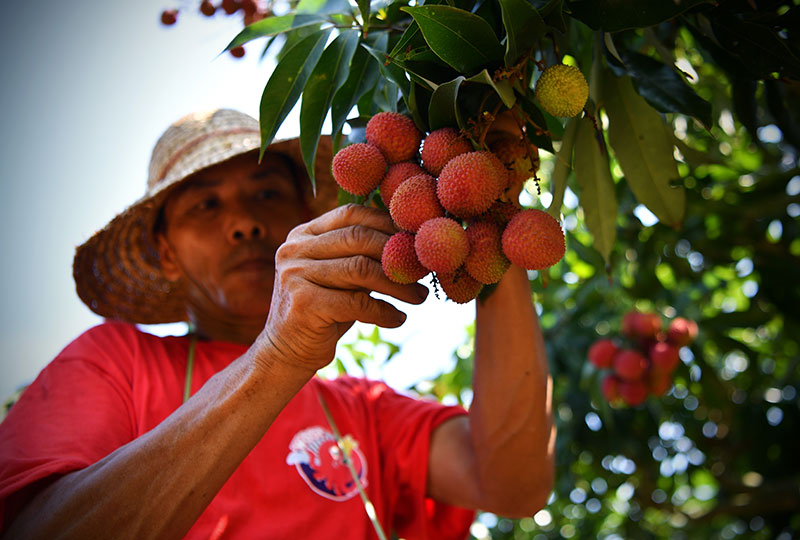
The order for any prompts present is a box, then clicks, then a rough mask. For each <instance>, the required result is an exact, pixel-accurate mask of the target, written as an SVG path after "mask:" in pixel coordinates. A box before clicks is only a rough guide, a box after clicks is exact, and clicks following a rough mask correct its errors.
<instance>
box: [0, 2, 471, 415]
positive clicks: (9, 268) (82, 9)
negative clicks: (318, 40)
mask: <svg viewBox="0 0 800 540" xmlns="http://www.w3.org/2000/svg"><path fill="white" fill-rule="evenodd" d="M170 2H172V3H170ZM175 4H176V0H139V1H136V2H108V1H103V2H100V1H98V0H77V1H76V0H70V1H66V2H47V3H46V4H43V3H41V2H10V3H7V5H5V6H4V7H3V11H4V14H3V17H1V18H0V69H2V80H3V82H2V86H1V87H0V92H2V97H1V98H0V119H2V122H1V123H0V223H1V224H2V227H0V247H1V249H2V254H3V259H4V260H5V263H3V264H2V273H3V274H2V279H0V291H1V293H2V296H0V298H2V312H1V314H0V317H2V319H1V320H0V400H4V399H5V397H6V396H8V395H10V394H11V393H13V391H14V390H15V389H16V388H17V387H19V386H20V385H22V384H26V383H28V382H30V381H31V380H33V378H35V377H36V375H37V374H38V372H39V371H40V370H41V369H42V368H43V367H44V366H45V365H46V364H47V363H48V362H49V361H50V360H52V358H53V357H54V356H55V355H57V354H58V352H59V351H60V350H61V349H63V348H64V347H65V346H66V345H67V344H68V343H69V342H70V341H71V340H73V339H74V338H75V337H77V336H78V335H79V334H80V333H81V332H83V331H85V330H86V329H88V328H90V327H92V326H94V325H96V324H98V323H100V322H102V320H101V319H100V318H99V317H98V316H96V315H94V314H93V313H92V312H91V311H90V310H89V309H88V308H86V307H85V306H84V305H83V304H82V303H81V301H80V300H79V299H78V297H77V295H76V293H75V286H74V283H73V281H72V257H73V254H74V250H75V247H76V246H78V245H80V244H81V243H83V242H84V241H85V240H87V239H88V238H89V237H90V236H91V235H92V234H93V233H94V231H96V230H97V229H100V228H102V227H103V226H104V225H105V224H106V223H107V222H108V221H109V220H110V219H111V218H113V217H114V216H115V215H116V214H118V213H119V212H121V211H123V210H124V209H125V208H126V207H127V206H128V205H130V204H131V203H133V202H134V201H136V200H137V199H138V198H140V197H141V196H142V195H143V194H144V189H145V182H146V178H147V166H148V162H149V159H150V153H151V151H152V148H153V145H154V144H155V142H156V140H157V139H158V137H159V136H160V135H161V133H162V132H163V131H164V129H166V127H167V126H168V125H169V124H170V123H172V122H173V121H175V120H177V119H178V118H180V117H182V116H184V115H185V114H188V113H190V112H194V111H198V110H206V109H211V108H216V107H231V108H235V109H238V110H241V111H243V112H246V113H249V114H251V115H253V116H257V114H258V104H259V100H260V97H261V92H262V90H263V87H264V84H265V83H266V81H267V80H268V78H269V75H270V69H271V68H272V66H273V65H274V64H273V63H271V62H270V61H269V59H267V60H265V61H261V62H260V61H259V58H258V57H259V56H260V48H261V44H260V43H256V44H254V46H251V47H249V48H248V52H247V54H246V55H245V57H244V58H243V59H241V60H236V59H233V58H232V57H231V56H230V55H228V54H223V55H220V54H219V53H220V51H222V50H223V49H224V47H225V45H227V43H228V42H229V41H230V40H231V39H232V38H233V36H235V35H236V33H237V32H238V31H239V30H240V29H241V21H240V20H239V19H238V18H237V17H225V16H223V15H221V14H218V15H217V16H215V17H214V18H212V19H208V18H206V17H203V16H202V15H200V14H199V13H198V12H196V11H194V10H195V9H196V8H195V6H196V5H199V2H195V1H193V0H192V1H187V0H181V2H180V3H179V4H178V5H179V6H183V10H182V11H181V13H180V14H179V20H178V24H177V25H175V26H174V27H164V26H162V25H161V24H160V23H159V16H160V12H161V10H163V9H164V8H168V7H169V8H171V7H176V5H175ZM296 134H297V116H296V114H293V115H290V117H289V119H287V121H286V122H285V123H284V126H283V127H282V128H281V130H280V131H279V132H278V137H288V136H294V135H296ZM397 305H398V307H399V308H400V309H402V310H403V311H406V313H408V320H407V321H406V323H405V324H404V325H403V327H401V328H400V329H396V330H391V331H389V330H382V331H381V335H382V336H383V337H384V338H385V339H387V340H389V341H392V342H396V343H400V344H402V345H403V349H402V352H401V353H400V354H399V355H397V356H395V357H394V359H392V361H391V362H389V363H388V364H387V365H386V366H385V367H384V368H383V369H381V370H380V371H370V372H369V373H368V375H369V376H371V377H382V378H384V379H385V380H386V381H387V382H388V383H389V384H391V385H392V386H395V387H397V388H406V387H408V386H410V385H411V384H413V383H414V382H417V381H419V380H423V379H425V378H429V377H432V376H434V375H436V374H437V373H438V372H440V371H441V370H446V369H448V368H449V366H451V365H452V361H453V360H452V352H453V350H454V349H455V348H456V347H457V346H458V345H460V344H461V343H462V342H463V341H464V339H465V331H464V328H465V325H466V324H467V323H468V322H469V321H470V320H471V319H472V318H473V316H474V307H473V305H472V304H469V305H466V306H458V305H456V304H454V303H452V302H445V301H443V300H437V299H436V298H435V297H433V295H430V297H429V299H428V300H427V301H426V302H425V303H424V304H423V305H421V306H408V305H400V303H398V304H397ZM359 327H360V330H361V331H362V332H369V331H371V327H366V326H362V325H357V327H356V328H355V329H353V330H352V331H351V332H350V333H348V334H347V335H345V337H344V338H343V341H345V342H347V341H352V340H353V339H354V336H355V332H356V331H358V329H359ZM147 330H149V331H152V332H155V333H160V334H164V333H174V332H179V331H180V330H181V329H180V328H176V327H174V326H169V327H162V328H148V329H147ZM337 355H339V356H341V357H342V358H343V359H344V360H345V361H346V360H347V354H346V352H345V351H344V350H343V349H341V348H340V349H339V350H338V351H337ZM346 364H347V362H346Z"/></svg>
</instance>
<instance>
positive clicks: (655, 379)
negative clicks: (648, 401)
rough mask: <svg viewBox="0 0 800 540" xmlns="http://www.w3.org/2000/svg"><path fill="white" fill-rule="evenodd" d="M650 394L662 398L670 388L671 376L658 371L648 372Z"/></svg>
mask: <svg viewBox="0 0 800 540" xmlns="http://www.w3.org/2000/svg"><path fill="white" fill-rule="evenodd" d="M647 382H648V386H649V389H650V393H651V394H653V395H654V396H657V397H658V396H663V395H664V394H666V393H667V390H669V389H670V388H672V375H670V374H669V373H666V372H662V371H658V370H653V369H651V370H650V373H649V374H648V376H647Z"/></svg>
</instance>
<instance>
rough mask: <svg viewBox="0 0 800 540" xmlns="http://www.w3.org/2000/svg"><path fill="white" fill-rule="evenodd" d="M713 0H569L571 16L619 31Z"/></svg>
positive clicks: (667, 16)
mask: <svg viewBox="0 0 800 540" xmlns="http://www.w3.org/2000/svg"><path fill="white" fill-rule="evenodd" d="M711 3H713V0H682V1H680V2H676V1H674V0H647V1H646V2H643V1H642V0H575V1H573V2H570V3H569V10H570V11H571V12H572V16H573V17H575V18H576V19H578V20H579V21H581V22H583V23H584V24H586V25H587V26H588V27H589V28H592V29H593V30H603V31H604V32H618V31H620V30H628V29H631V28H643V27H645V26H652V25H654V24H658V23H661V22H664V21H667V20H669V19H672V18H674V17H677V16H678V15H680V14H681V13H683V12H684V11H686V10H688V9H690V8H692V7H694V6H696V5H699V4H711Z"/></svg>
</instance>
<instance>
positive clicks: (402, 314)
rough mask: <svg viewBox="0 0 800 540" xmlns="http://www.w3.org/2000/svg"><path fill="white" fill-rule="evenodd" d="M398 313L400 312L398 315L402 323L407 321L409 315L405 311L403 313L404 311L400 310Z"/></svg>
mask: <svg viewBox="0 0 800 540" xmlns="http://www.w3.org/2000/svg"><path fill="white" fill-rule="evenodd" d="M398 313H399V315H398V316H397V319H398V320H399V321H400V324H403V323H404V322H406V318H407V317H408V316H407V315H406V314H405V313H403V312H402V311H399V312H398Z"/></svg>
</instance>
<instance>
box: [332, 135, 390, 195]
mask: <svg viewBox="0 0 800 540" xmlns="http://www.w3.org/2000/svg"><path fill="white" fill-rule="evenodd" d="M332 169H333V178H334V180H336V183H337V184H339V185H340V186H341V187H342V189H344V190H345V191H347V192H349V193H352V194H353V195H369V193H370V192H371V191H372V190H373V189H375V188H376V187H378V184H380V182H381V180H383V176H384V175H385V174H386V160H385V159H384V158H383V154H381V151H380V150H378V148H377V147H376V146H374V145H371V144H367V143H355V144H351V145H350V146H345V147H344V148H342V149H341V150H339V151H338V152H336V155H335V156H333V165H332Z"/></svg>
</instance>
